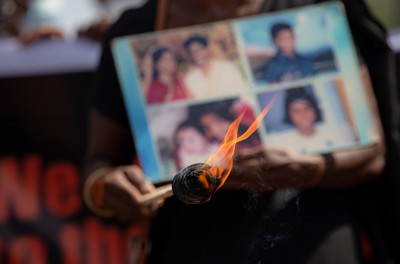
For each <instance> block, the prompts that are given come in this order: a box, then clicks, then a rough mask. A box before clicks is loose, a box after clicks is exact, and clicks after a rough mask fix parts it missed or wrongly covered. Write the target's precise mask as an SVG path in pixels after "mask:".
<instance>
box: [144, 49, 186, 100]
mask: <svg viewBox="0 0 400 264" xmlns="http://www.w3.org/2000/svg"><path fill="white" fill-rule="evenodd" d="M143 88H144V91H145V93H146V99H147V103H148V104H155V103H162V102H168V101H175V100H180V99H188V98H190V97H191V95H190V93H189V91H188V90H187V89H186V87H185V85H184V83H183V82H182V81H181V78H180V74H179V70H178V62H177V58H176V55H175V54H174V53H173V52H172V51H171V50H169V49H168V48H166V47H159V48H156V49H155V50H154V51H149V52H148V54H146V55H145V59H144V63H143Z"/></svg>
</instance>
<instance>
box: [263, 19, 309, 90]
mask: <svg viewBox="0 0 400 264" xmlns="http://www.w3.org/2000/svg"><path fill="white" fill-rule="evenodd" d="M271 37H272V40H273V42H274V44H275V46H276V48H277V53H276V54H275V56H274V57H273V58H272V59H271V60H270V61H269V63H268V64H267V66H266V67H265V70H264V76H265V79H266V80H267V81H268V82H269V83H277V82H285V81H293V80H298V79H301V78H305V77H309V76H312V75H314V74H315V70H314V68H313V64H312V62H311V60H310V59H308V58H306V57H305V56H302V55H301V54H299V53H298V52H297V51H296V39H295V34H294V32H293V29H292V27H291V26H290V25H289V24H288V23H284V22H279V23H276V24H274V25H273V26H272V27H271Z"/></svg>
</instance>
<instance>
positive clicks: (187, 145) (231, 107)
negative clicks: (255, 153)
mask: <svg viewBox="0 0 400 264" xmlns="http://www.w3.org/2000/svg"><path fill="white" fill-rule="evenodd" d="M244 109H248V111H247V112H246V113H245V115H244V117H243V119H242V122H241V125H240V126H239V131H238V133H239V135H240V134H242V133H243V132H244V131H246V130H247V128H248V126H249V125H250V124H251V123H252V122H253V121H254V119H255V116H254V112H253V110H252V109H251V107H250V106H249V104H248V103H247V102H245V101H244V100H242V99H238V98H234V99H225V100H222V101H217V102H208V103H203V104H195V105H190V106H178V105H174V106H171V107H168V108H167V109H165V108H163V109H162V110H161V108H151V109H149V119H150V130H151V133H152V137H153V138H154V140H155V145H156V148H157V149H158V153H159V157H160V160H161V163H162V165H163V166H164V168H165V170H166V171H169V172H170V173H174V172H175V173H176V171H178V170H181V169H182V168H185V167H187V166H189V165H191V164H193V163H198V162H205V161H207V159H208V157H209V156H210V155H211V154H212V153H214V152H215V151H216V150H217V149H218V147H219V146H220V144H221V143H222V142H223V139H224V137H225V134H226V132H227V130H228V127H229V125H230V124H231V123H232V121H233V120H235V119H236V118H237V117H238V114H241V113H242V111H241V112H240V113H239V111H240V110H244ZM168 142H169V144H168ZM260 145H261V140H260V136H259V135H258V133H257V132H255V133H254V134H253V135H252V136H250V138H248V139H247V140H245V141H243V142H239V143H238V144H237V145H236V151H241V150H243V149H246V148H251V147H255V146H260Z"/></svg>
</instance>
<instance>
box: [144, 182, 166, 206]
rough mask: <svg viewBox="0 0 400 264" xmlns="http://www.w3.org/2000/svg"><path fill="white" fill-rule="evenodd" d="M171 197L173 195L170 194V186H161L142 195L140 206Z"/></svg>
mask: <svg viewBox="0 0 400 264" xmlns="http://www.w3.org/2000/svg"><path fill="white" fill-rule="evenodd" d="M173 195H174V193H173V192H172V184H167V185H163V186H161V187H158V188H156V189H155V190H153V191H152V192H149V193H146V194H144V195H143V196H142V199H141V200H140V204H141V205H149V204H151V203H153V202H155V201H157V200H160V199H165V198H168V197H171V196H173Z"/></svg>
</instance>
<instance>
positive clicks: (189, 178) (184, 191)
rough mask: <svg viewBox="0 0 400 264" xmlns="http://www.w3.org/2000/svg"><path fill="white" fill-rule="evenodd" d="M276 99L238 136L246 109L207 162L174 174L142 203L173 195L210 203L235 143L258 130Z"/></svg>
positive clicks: (227, 171) (229, 165) (225, 173)
mask: <svg viewBox="0 0 400 264" xmlns="http://www.w3.org/2000/svg"><path fill="white" fill-rule="evenodd" d="M274 101H275V97H274V98H273V99H272V100H271V101H270V102H269V103H268V104H267V106H265V108H264V109H263V111H262V112H261V113H260V114H259V115H258V117H257V118H256V119H255V120H254V122H253V123H252V124H251V125H250V126H249V128H248V129H247V130H246V131H245V132H244V133H243V134H242V135H241V136H239V137H238V128H239V124H240V121H241V120H242V118H243V116H244V114H245V112H246V110H245V111H243V113H242V114H240V115H239V117H238V118H236V119H235V120H234V121H233V122H232V123H231V124H230V126H229V128H228V131H227V132H226V135H225V138H224V140H223V142H222V143H221V145H220V147H219V148H218V150H217V151H215V152H214V153H213V154H212V155H210V157H209V158H208V160H207V161H206V162H205V163H196V164H192V165H190V166H188V167H186V168H184V169H182V170H181V171H179V172H178V173H177V174H176V175H175V176H174V178H173V180H172V183H171V184H167V185H164V186H161V187H159V188H157V189H156V190H154V191H152V192H151V193H148V194H145V195H143V197H142V200H141V201H140V203H141V204H142V205H148V204H151V203H152V202H154V201H157V200H159V199H164V198H167V197H170V196H173V195H175V197H176V198H178V200H180V201H181V202H183V203H185V204H200V203H205V202H208V201H209V200H210V199H211V197H212V196H213V195H214V193H215V192H216V191H217V190H218V189H219V188H220V187H221V186H222V185H223V184H224V183H225V181H226V179H227V178H228V176H229V174H230V172H231V171H232V167H233V154H234V152H235V146H236V143H238V142H240V141H243V140H245V139H247V138H249V137H250V136H251V135H252V134H253V133H254V132H255V131H256V130H257V128H258V127H259V125H260V123H261V120H262V119H263V118H264V116H265V115H266V114H267V113H268V111H269V109H270V108H271V107H272V104H273V102H274Z"/></svg>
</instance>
